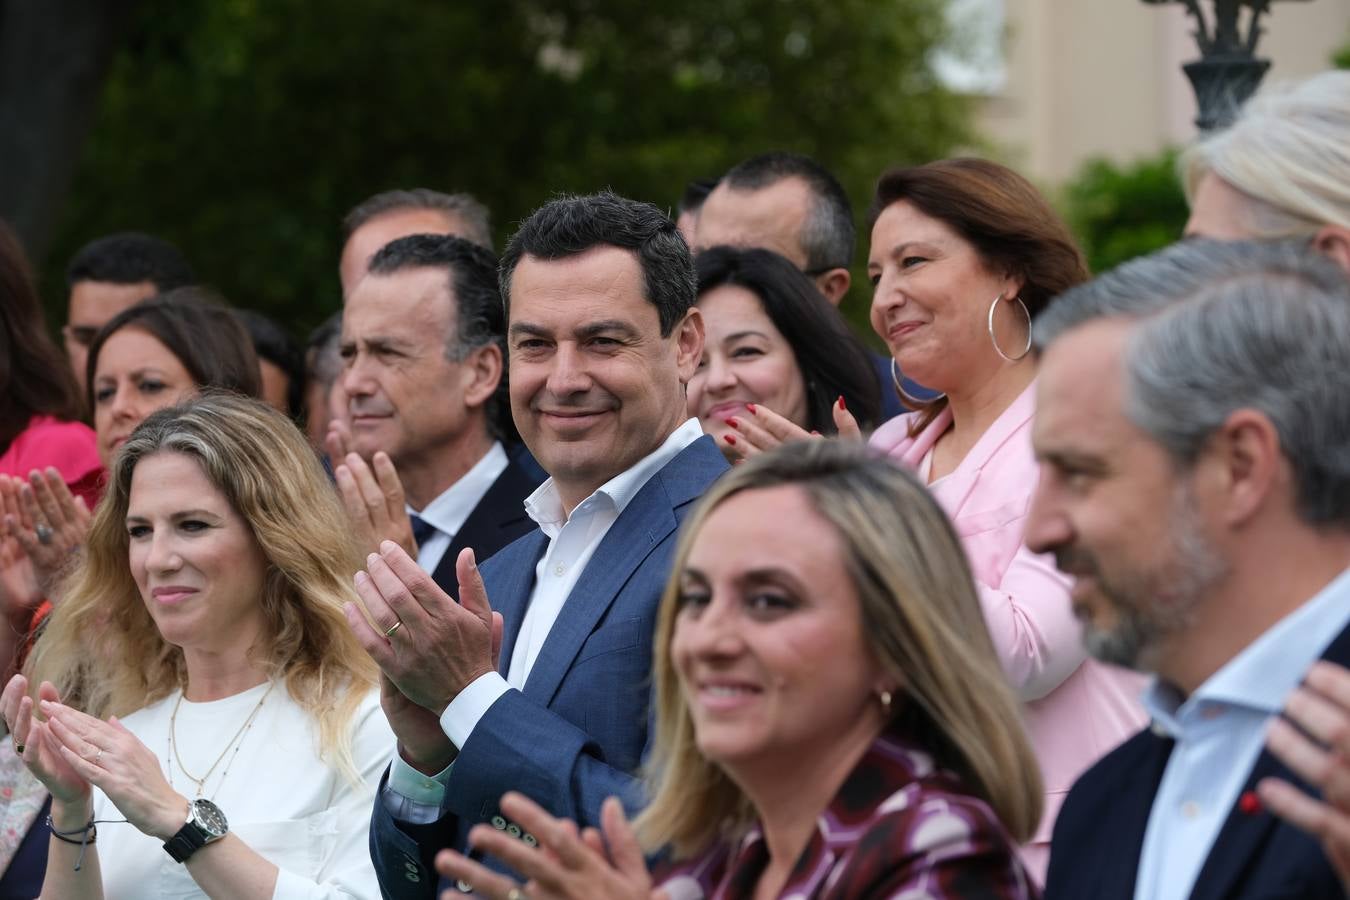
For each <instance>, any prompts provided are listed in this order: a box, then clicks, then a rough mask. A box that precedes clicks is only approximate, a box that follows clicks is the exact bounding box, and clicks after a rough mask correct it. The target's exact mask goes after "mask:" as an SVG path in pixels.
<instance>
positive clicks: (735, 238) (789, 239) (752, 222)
mask: <svg viewBox="0 0 1350 900" xmlns="http://www.w3.org/2000/svg"><path fill="white" fill-rule="evenodd" d="M810 211H811V189H810V187H808V186H807V184H806V182H805V181H804V180H803V179H801V178H784V179H782V180H780V181H776V182H774V183H773V184H771V185H768V186H767V187H762V188H756V189H753V190H741V189H739V188H733V187H730V186H729V185H727V184H726V182H723V183H722V184H719V185H718V186H717V187H716V188H714V189H713V192H712V193H711V194H709V195H708V199H707V200H705V201H704V202H703V208H702V209H700V210H699V213H698V224H697V227H696V229H695V231H694V246H695V249H698V250H704V249H707V248H708V247H717V246H721V245H723V244H727V245H730V246H733V247H763V248H764V249H766V250H772V251H773V252H775V253H778V254H780V255H782V256H786V257H787V258H788V259H790V260H792V262H793V264H794V265H796V267H797V268H799V269H802V270H805V269H806V266H807V259H806V251H805V250H803V249H802V243H801V235H802V229H803V228H805V226H806V217H807V214H808V213H810Z"/></svg>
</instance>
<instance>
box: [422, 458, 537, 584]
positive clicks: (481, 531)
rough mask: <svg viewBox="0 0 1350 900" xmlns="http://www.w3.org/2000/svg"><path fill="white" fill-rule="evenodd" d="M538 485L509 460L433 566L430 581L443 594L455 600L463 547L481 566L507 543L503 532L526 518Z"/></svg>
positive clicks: (508, 541)
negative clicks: (527, 503) (457, 567)
mask: <svg viewBox="0 0 1350 900" xmlns="http://www.w3.org/2000/svg"><path fill="white" fill-rule="evenodd" d="M537 486H538V485H537V484H536V483H535V482H534V481H533V480H532V479H530V477H529V476H528V475H527V474H526V473H525V472H524V470H523V469H521V467H520V466H519V465H518V464H517V463H516V462H515V460H512V461H511V462H510V463H509V464H508V465H507V466H506V468H505V469H503V470H502V474H500V475H498V476H497V480H496V481H494V482H492V486H491V487H490V488H488V490H487V493H486V494H484V495H483V498H482V499H481V500H479V501H478V505H477V506H475V507H474V508H473V511H472V512H470V513H469V517H468V518H467V519H465V520H464V524H463V525H461V526H460V528H459V531H458V532H456V533H455V536H454V537H453V538H452V539H451V541H450V547H449V548H448V549H447V550H446V551H445V554H444V555H443V556H442V557H441V561H440V562H439V563H437V564H436V571H434V572H433V573H432V574H431V579H432V580H433V581H435V582H436V583H437V584H439V585H440V586H441V588H442V590H444V591H445V592H446V593H448V594H450V596H452V597H454V598H455V599H456V600H458V599H459V581H458V579H457V578H456V577H455V560H456V559H457V558H458V557H459V552H460V551H461V550H463V549H464V548H465V547H472V548H474V556H475V558H476V559H477V560H478V562H479V563H480V564H481V563H482V562H483V561H484V560H485V559H487V558H488V557H490V556H491V555H492V554H494V553H496V552H497V551H498V550H500V549H501V548H502V547H504V546H506V545H507V544H509V543H511V542H510V540H507V539H504V537H505V535H504V532H505V531H506V530H507V529H509V528H510V527H511V526H512V525H515V524H516V523H518V522H520V521H521V520H522V519H526V518H528V516H526V514H525V502H524V501H525V498H526V497H528V496H529V494H530V491H532V490H534V488H535V487H537Z"/></svg>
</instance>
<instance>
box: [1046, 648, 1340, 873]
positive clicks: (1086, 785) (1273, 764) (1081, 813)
mask: <svg viewBox="0 0 1350 900" xmlns="http://www.w3.org/2000/svg"><path fill="white" fill-rule="evenodd" d="M1322 658H1323V659H1328V660H1331V661H1332V662H1336V663H1339V664H1341V665H1343V666H1345V665H1350V628H1347V629H1345V630H1344V631H1342V632H1341V633H1340V635H1338V636H1337V637H1336V639H1335V640H1334V641H1332V643H1331V646H1329V647H1328V648H1327V650H1326V652H1325V653H1324V654H1323V656H1322ZM1174 744H1175V741H1173V740H1172V739H1170V738H1163V737H1159V736H1157V735H1155V734H1154V733H1153V732H1152V731H1150V730H1147V729H1145V730H1144V731H1141V732H1140V733H1139V734H1137V735H1135V736H1134V737H1132V738H1131V739H1130V740H1128V741H1126V742H1125V743H1124V744H1122V745H1121V746H1120V747H1118V748H1116V749H1115V750H1114V751H1112V752H1111V753H1109V754H1107V755H1106V756H1105V757H1103V758H1102V759H1101V761H1100V762H1098V763H1097V764H1096V765H1095V766H1093V767H1092V768H1091V769H1089V770H1088V771H1087V772H1085V773H1084V774H1083V775H1082V777H1080V778H1079V779H1078V781H1077V782H1075V783H1074V786H1073V789H1072V790H1071V791H1069V796H1068V799H1066V800H1065V801H1064V806H1063V807H1062V808H1061V809H1060V811H1059V818H1058V819H1057V820H1056V821H1055V833H1054V837H1053V839H1052V841H1051V844H1050V871H1049V873H1048V875H1047V876H1046V884H1045V900H1056V898H1059V900H1079V898H1087V897H1091V898H1093V900H1133V898H1134V885H1135V875H1136V873H1137V871H1138V869H1139V861H1140V857H1141V856H1142V854H1143V848H1144V830H1145V828H1146V827H1147V825H1148V816H1149V811H1150V810H1151V809H1152V807H1153V797H1154V795H1155V794H1156V793H1157V790H1158V785H1159V784H1160V783H1161V781H1162V775H1163V769H1164V768H1165V767H1166V766H1167V758H1168V757H1169V756H1170V755H1171V753H1172V747H1173V745H1174ZM1269 776H1275V777H1277V778H1283V779H1285V780H1286V781H1288V782H1290V783H1291V784H1294V785H1296V786H1298V787H1299V788H1301V789H1303V790H1305V791H1308V792H1310V793H1316V792H1315V791H1313V790H1312V788H1310V787H1309V786H1308V784H1307V783H1305V782H1304V781H1303V780H1302V779H1300V778H1299V777H1298V776H1297V775H1295V774H1294V773H1293V772H1291V771H1290V770H1289V769H1288V767H1286V766H1285V765H1284V764H1283V763H1281V762H1280V761H1279V760H1277V759H1276V758H1275V757H1274V756H1272V755H1271V754H1270V753H1269V752H1268V751H1265V750H1262V751H1261V755H1260V756H1258V757H1257V759H1256V763H1255V765H1254V766H1253V767H1252V770H1251V772H1250V773H1249V774H1248V775H1247V780H1246V782H1245V783H1244V785H1243V787H1242V790H1241V791H1240V792H1239V793H1238V796H1239V797H1240V796H1241V795H1242V794H1243V793H1245V792H1247V791H1251V790H1255V789H1256V784H1257V782H1259V781H1260V780H1261V779H1262V778H1267V777H1269ZM1234 799H1235V801H1236V799H1237V798H1234ZM1345 896H1346V894H1345V891H1344V890H1343V889H1342V887H1341V882H1340V880H1339V879H1338V878H1337V877H1336V873H1335V871H1334V870H1333V869H1332V868H1331V863H1330V862H1328V861H1327V858H1326V855H1325V854H1324V853H1323V851H1322V846H1321V844H1320V843H1319V842H1318V841H1317V839H1316V838H1313V837H1312V836H1310V835H1309V834H1307V833H1306V832H1304V831H1300V830H1299V829H1297V828H1295V827H1294V826H1292V825H1290V824H1288V823H1286V822H1284V821H1283V820H1282V819H1278V818H1276V817H1275V816H1274V815H1272V814H1271V813H1269V812H1266V811H1264V810H1263V811H1261V812H1259V813H1256V814H1254V815H1253V814H1248V813H1244V812H1242V811H1241V810H1240V809H1238V808H1237V806H1236V803H1235V805H1234V808H1233V809H1232V810H1230V811H1229V813H1228V818H1227V820H1226V821H1225V822H1224V824H1223V827H1222V828H1221V829H1220V830H1219V835H1218V837H1217V838H1216V839H1215V841H1214V846H1213V847H1212V848H1211V849H1210V852H1209V856H1208V857H1207V858H1206V859H1205V862H1204V864H1203V865H1202V866H1201V869H1200V874H1199V876H1197V878H1196V881H1195V887H1194V888H1193V889H1192V891H1191V900H1257V898H1260V900H1284V898H1288V900H1295V898H1298V900H1344V898H1345Z"/></svg>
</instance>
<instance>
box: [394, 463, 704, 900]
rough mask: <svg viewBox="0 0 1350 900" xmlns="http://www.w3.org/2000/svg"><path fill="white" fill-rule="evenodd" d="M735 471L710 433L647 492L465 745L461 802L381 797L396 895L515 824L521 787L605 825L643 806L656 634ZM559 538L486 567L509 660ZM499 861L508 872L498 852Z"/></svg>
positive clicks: (454, 792) (453, 790)
mask: <svg viewBox="0 0 1350 900" xmlns="http://www.w3.org/2000/svg"><path fill="white" fill-rule="evenodd" d="M726 469H727V463H726V460H725V459H724V458H723V456H722V454H721V452H720V451H719V450H718V449H717V447H716V446H715V445H714V444H713V442H712V439H711V438H708V437H706V436H705V437H703V438H700V439H699V440H698V441H696V442H694V443H693V444H691V445H689V446H688V447H686V448H685V449H684V450H683V451H681V452H680V454H679V455H677V456H676V457H675V458H674V459H673V460H671V461H670V462H669V463H667V464H666V465H665V466H664V467H663V468H662V469H661V470H660V471H658V472H657V473H656V474H655V475H653V476H652V477H651V478H650V479H649V480H648V481H647V483H646V484H645V485H644V486H643V488H642V490H640V491H639V492H638V493H637V495H636V496H634V497H633V499H632V501H630V502H629V504H628V506H627V508H625V509H624V511H623V513H622V514H621V515H620V516H619V518H618V520H617V521H615V523H614V524H613V525H612V526H611V527H610V529H609V531H608V532H607V533H606V535H605V538H604V540H602V541H601V542H600V545H599V547H597V548H596V551H595V554H594V555H593V556H592V557H591V560H590V562H589V563H588V564H587V566H586V569H585V571H584V572H583V573H582V574H581V577H580V578H579V579H578V580H577V583H576V586H575V587H574V588H573V589H572V593H571V594H570V595H568V598H567V602H566V603H565V604H564V606H563V609H562V612H561V613H560V614H559V616H558V619H557V621H556V622H555V623H554V625H553V628H552V629H551V630H550V631H549V635H548V638H547V639H546V640H545V642H544V646H543V649H542V650H541V651H540V654H539V658H538V659H537V660H536V661H535V664H534V667H533V668H532V669H531V670H530V677H529V679H528V680H527V681H526V683H525V689H524V691H519V690H516V689H514V688H513V689H511V690H509V691H507V692H506V693H505V694H503V695H502V696H501V697H500V698H499V699H498V700H497V702H496V703H494V704H493V705H492V707H491V708H490V709H489V710H488V711H487V713H486V714H485V715H484V716H483V718H482V719H480V720H479V722H478V725H477V727H475V728H474V731H473V734H472V735H471V736H470V738H469V740H468V741H467V742H466V743H465V744H464V746H463V747H461V748H460V752H459V756H458V758H456V760H455V763H454V766H453V768H452V769H451V774H450V781H449V785H448V786H447V789H446V794H445V802H446V805H447V806H448V811H447V813H446V814H445V815H444V816H442V817H441V819H440V820H438V821H436V822H434V823H431V824H429V825H410V824H408V823H405V822H399V821H396V820H395V819H394V818H393V817H392V816H391V815H390V814H389V812H388V811H387V810H386V809H385V806H384V802H383V797H381V796H377V797H376V799H375V808H374V814H373V816H372V819H371V831H370V853H371V859H372V860H373V861H374V864H375V871H376V873H377V875H378V876H379V879H380V887H381V890H382V891H383V892H384V895H385V896H386V897H389V898H400V900H414V898H416V900H425V898H431V897H432V896H434V890H435V887H436V883H437V878H436V874H435V870H434V868H433V866H432V861H433V859H434V857H435V854H436V852H437V851H439V850H440V849H441V848H443V847H453V848H455V849H457V850H461V851H463V850H464V849H465V846H466V835H467V833H468V830H469V828H470V827H472V826H473V825H475V824H477V823H479V822H484V821H488V822H491V823H492V824H493V825H494V826H496V827H498V828H501V829H504V830H510V829H511V828H512V827H514V826H512V825H511V824H510V823H508V822H506V821H505V820H504V819H503V818H502V817H501V815H500V812H499V810H498V807H497V803H498V801H499V800H500V799H501V796H502V794H504V793H505V792H506V791H508V790H516V791H521V792H522V793H524V794H526V795H527V796H529V797H530V798H531V799H533V800H535V801H536V802H538V803H539V804H541V805H542V806H544V807H545V808H546V809H548V810H549V812H551V813H552V814H554V815H556V816H564V817H566V818H569V819H573V820H574V821H577V822H579V823H580V824H582V825H598V823H599V820H600V804H601V803H602V802H603V801H604V799H605V798H606V797H608V796H610V795H618V796H620V797H622V798H623V799H624V801H625V804H626V805H628V806H629V807H630V808H632V807H636V806H637V805H638V803H639V789H638V783H637V780H636V778H635V777H634V774H633V773H634V772H635V771H636V769H637V768H638V765H639V763H640V762H641V761H642V759H643V757H644V755H645V753H646V749H647V741H648V738H649V735H650V729H649V727H648V724H649V723H648V716H649V706H650V703H649V698H650V690H651V684H650V676H651V652H652V637H653V632H654V630H655V624H656V612H657V606H658V604H659V601H660V598H661V593H662V591H663V590H664V588H665V584H666V580H667V579H668V577H669V575H670V566H671V557H672V556H673V554H674V549H675V538H676V529H677V528H678V526H679V523H680V521H681V520H682V519H683V518H684V516H685V515H686V514H687V513H688V512H689V510H690V509H691V508H692V505H693V503H694V501H695V500H697V499H698V497H699V496H701V495H702V494H703V492H704V490H706V489H707V487H708V485H710V484H711V483H712V482H713V481H714V480H715V479H716V478H717V477H718V476H719V475H721V474H722V473H723V472H724V471H726ZM547 546H548V539H547V538H546V537H545V536H544V534H543V533H542V532H540V531H537V530H536V531H534V532H532V533H531V534H529V535H527V536H525V537H523V538H521V539H520V540H518V541H516V542H515V543H513V544H511V545H510V546H509V547H507V548H505V549H504V550H502V551H501V552H499V553H498V554H497V555H496V556H495V557H493V558H492V559H491V560H490V561H489V562H488V563H487V564H486V565H484V566H483V567H482V574H483V581H484V583H485V585H486V586H487V593H488V598H489V599H490V600H491V602H492V605H493V607H494V608H495V609H497V610H498V611H500V612H501V614H502V617H503V619H504V620H505V622H504V624H505V633H504V635H503V646H502V654H501V659H502V663H503V665H505V664H506V663H507V661H509V660H510V658H511V653H512V651H513V649H514V647H515V642H516V638H517V637H518V636H519V634H520V626H521V620H522V619H523V618H524V614H525V610H526V607H527V606H528V604H529V600H530V594H531V593H532V592H533V590H534V580H535V577H534V575H535V567H536V565H537V564H538V562H539V559H540V557H541V556H542V555H543V553H544V550H545V549H546V548H547ZM382 792H383V785H381V793H382ZM486 862H487V863H488V864H489V865H492V866H493V867H494V868H501V864H500V863H498V862H497V861H495V860H492V859H488V860H486Z"/></svg>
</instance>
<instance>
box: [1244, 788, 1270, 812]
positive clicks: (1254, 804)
mask: <svg viewBox="0 0 1350 900" xmlns="http://www.w3.org/2000/svg"><path fill="white" fill-rule="evenodd" d="M1238 809H1239V810H1241V811H1242V814H1243V815H1244V816H1259V815H1260V814H1261V813H1262V812H1264V811H1265V810H1264V809H1263V808H1262V806H1261V798H1260V797H1258V796H1257V795H1256V791H1243V792H1242V796H1241V797H1239V798H1238Z"/></svg>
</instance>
